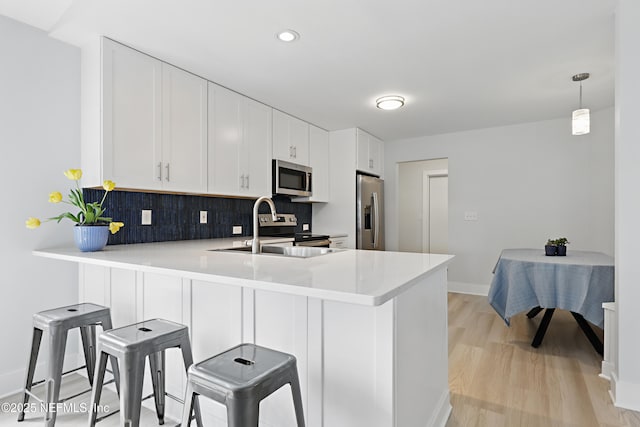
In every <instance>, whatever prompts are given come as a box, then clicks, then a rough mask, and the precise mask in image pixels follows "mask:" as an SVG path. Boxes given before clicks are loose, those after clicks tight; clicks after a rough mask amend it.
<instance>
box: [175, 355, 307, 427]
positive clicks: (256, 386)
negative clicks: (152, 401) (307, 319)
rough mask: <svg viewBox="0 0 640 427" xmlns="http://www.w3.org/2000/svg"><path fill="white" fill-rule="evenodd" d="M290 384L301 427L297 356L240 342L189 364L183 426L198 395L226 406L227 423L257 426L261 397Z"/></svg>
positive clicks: (302, 426)
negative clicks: (212, 355) (203, 359)
mask: <svg viewBox="0 0 640 427" xmlns="http://www.w3.org/2000/svg"><path fill="white" fill-rule="evenodd" d="M285 384H290V385H291V394H292V395H293V406H294V409H295V413H296V420H297V422H298V427H304V414H303V412H302V397H301V395H300V382H299V380H298V369H297V367H296V358H295V357H294V356H292V355H290V354H287V353H281V352H279V351H275V350H271V349H268V348H265V347H260V346H257V345H254V344H241V345H239V346H236V347H233V348H232V349H230V350H227V351H225V352H224V353H220V354H218V355H217V356H214V357H212V358H210V359H207V360H205V361H203V362H200V363H198V364H196V365H192V366H191V367H190V368H189V377H188V379H187V390H186V396H185V399H184V408H183V412H182V424H181V425H182V426H183V427H189V425H190V421H191V409H192V407H193V406H194V405H196V404H197V395H202V396H206V397H208V398H210V399H213V400H215V401H216V402H219V403H222V404H224V405H226V407H227V424H228V426H229V427H258V417H259V412H260V401H261V400H262V399H264V398H265V397H267V396H269V395H270V394H271V393H273V392H275V391H276V390H278V389H279V388H280V387H282V386H284V385H285Z"/></svg>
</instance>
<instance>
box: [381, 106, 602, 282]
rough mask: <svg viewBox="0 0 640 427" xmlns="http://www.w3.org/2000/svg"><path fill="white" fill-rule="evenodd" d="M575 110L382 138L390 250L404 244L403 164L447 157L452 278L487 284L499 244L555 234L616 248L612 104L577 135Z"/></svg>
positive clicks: (576, 243) (578, 244) (535, 242)
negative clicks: (471, 217) (472, 217)
mask: <svg viewBox="0 0 640 427" xmlns="http://www.w3.org/2000/svg"><path fill="white" fill-rule="evenodd" d="M570 117H571V112H570V111H568V112H567V117H566V118H562V119H556V120H548V121H543V122H536V123H525V124H519V125H513V126H504V127H496V128H489V129H480V130H473V131H468V132H457V133H451V134H444V135H435V136H425V137H420V138H414V139H408V140H402V141H394V142H388V143H386V144H385V162H386V165H385V170H386V171H387V175H386V180H385V193H386V195H387V197H386V203H385V208H386V211H387V220H386V226H387V233H388V234H387V245H388V246H387V248H388V250H397V249H398V239H399V234H398V228H397V224H398V210H397V203H398V199H397V194H398V193H397V191H394V189H396V186H397V180H398V165H397V163H398V162H405V161H412V160H426V159H440V158H448V160H449V167H448V169H449V251H450V253H452V254H454V255H456V259H455V260H454V261H453V263H452V265H451V267H450V269H449V281H450V284H452V283H453V284H454V285H455V286H457V285H461V286H464V285H469V286H468V288H474V289H482V290H484V291H486V290H487V289H488V285H489V284H490V283H491V279H492V273H491V271H492V269H493V267H494V265H495V263H496V260H497V258H498V256H499V255H500V251H501V250H502V249H504V248H527V247H531V248H540V250H542V247H543V246H544V244H545V242H546V241H547V239H548V238H550V237H565V236H566V237H567V238H568V239H569V241H570V242H571V244H570V246H569V250H572V249H574V250H575V249H582V250H595V251H600V252H605V253H608V254H611V255H613V244H614V243H613V241H614V239H613V229H614V225H613V202H614V199H613V109H612V108H609V109H606V110H603V111H599V112H592V124H591V128H592V131H591V133H590V134H588V135H585V136H580V137H574V136H572V135H571V129H570ZM465 211H477V212H478V221H464V212H465Z"/></svg>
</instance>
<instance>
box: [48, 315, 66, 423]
mask: <svg viewBox="0 0 640 427" xmlns="http://www.w3.org/2000/svg"><path fill="white" fill-rule="evenodd" d="M66 346H67V330H66V329H60V328H58V327H55V326H54V327H50V328H49V363H48V364H49V366H48V371H49V372H48V375H47V381H46V384H45V387H46V390H47V392H46V398H45V402H46V403H47V413H46V415H45V419H44V420H45V426H46V427H53V426H54V425H55V423H56V416H57V411H55V410H53V411H52V410H51V409H52V406H54V407H55V405H54V404H55V403H58V402H59V401H60V383H61V381H62V367H63V363H64V350H65V347H66Z"/></svg>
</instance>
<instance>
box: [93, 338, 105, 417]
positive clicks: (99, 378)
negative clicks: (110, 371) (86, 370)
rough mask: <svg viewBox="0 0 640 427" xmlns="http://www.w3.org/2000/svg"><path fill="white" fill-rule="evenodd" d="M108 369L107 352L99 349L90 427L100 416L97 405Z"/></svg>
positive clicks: (94, 377)
mask: <svg viewBox="0 0 640 427" xmlns="http://www.w3.org/2000/svg"><path fill="white" fill-rule="evenodd" d="M106 370H107V354H106V353H104V352H102V351H99V352H98V360H96V370H95V374H94V376H93V387H92V389H91V402H90V404H91V406H90V407H89V427H93V426H95V425H96V417H97V416H98V412H97V409H98V408H97V406H98V405H99V404H100V396H101V395H102V383H103V382H104V373H105V371H106Z"/></svg>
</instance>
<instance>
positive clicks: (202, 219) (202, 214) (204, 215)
mask: <svg viewBox="0 0 640 427" xmlns="http://www.w3.org/2000/svg"><path fill="white" fill-rule="evenodd" d="M206 223H207V211H200V224H206Z"/></svg>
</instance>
